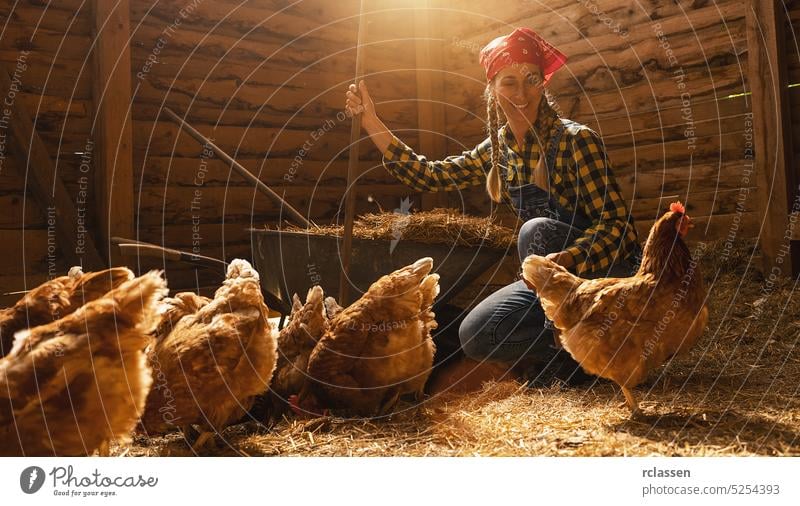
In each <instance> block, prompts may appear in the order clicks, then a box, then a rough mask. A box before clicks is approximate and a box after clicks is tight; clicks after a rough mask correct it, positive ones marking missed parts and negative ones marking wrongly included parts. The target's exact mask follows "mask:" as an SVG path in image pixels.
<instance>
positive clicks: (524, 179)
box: [383, 119, 638, 276]
mask: <svg viewBox="0 0 800 506" xmlns="http://www.w3.org/2000/svg"><path fill="white" fill-rule="evenodd" d="M556 121H562V120H560V119H557V120H556ZM554 127H555V125H554ZM564 127H565V130H564V134H563V135H562V137H561V141H560V144H559V146H558V151H557V154H556V157H555V164H554V167H550V172H549V177H550V185H551V188H550V191H551V195H553V196H555V197H557V198H558V202H559V204H560V205H561V206H563V207H564V208H565V209H566V210H568V211H570V212H571V213H573V212H575V211H576V209H577V211H578V212H581V213H582V214H584V215H585V216H586V217H588V218H589V219H590V220H591V222H592V223H593V225H592V226H590V227H589V228H588V229H586V231H585V232H584V234H583V235H582V236H581V237H579V238H578V239H577V240H576V241H575V242H574V243H573V244H572V245H571V246H570V247H568V248H567V249H566V251H568V252H569V253H570V254H572V257H573V259H574V261H575V272H576V274H577V275H579V276H580V275H586V274H589V273H593V272H598V271H606V270H607V269H608V268H609V266H610V265H611V263H613V262H614V261H615V260H616V258H617V257H618V255H621V258H623V259H630V260H631V261H632V260H633V258H632V256H633V254H634V252H635V251H636V245H637V244H638V237H637V234H636V228H635V227H634V224H633V217H632V216H631V215H630V213H629V212H628V207H627V205H626V204H625V201H624V200H623V198H622V194H621V193H620V190H619V187H618V185H617V182H616V179H615V178H614V174H613V172H612V170H611V162H610V161H609V159H608V157H607V155H606V151H605V147H604V146H603V142H602V140H601V139H600V136H599V135H597V133H595V132H594V131H593V130H591V129H590V128H588V127H586V126H584V125H580V124H577V123H573V122H565V123H564ZM499 133H500V138H501V146H502V147H503V148H504V149H505V160H506V166H507V170H506V184H507V185H508V186H519V185H523V184H528V183H532V182H533V171H534V168H535V167H536V164H537V163H538V161H539V156H540V151H541V150H540V147H539V143H538V142H535V139H534V134H533V131H532V130H529V131H528V133H527V135H526V137H525V141H524V143H523V144H524V145H523V147H522V149H520V148H519V146H518V145H517V143H516V142H515V140H514V136H513V135H511V132H510V129H509V128H508V125H505V126H503V127H502V128H501V129H500V132H499ZM491 146H492V144H491V141H490V139H489V138H488V137H487V138H486V139H485V140H484V141H483V142H481V143H480V144H478V145H477V146H476V147H475V148H474V149H473V150H472V151H464V152H463V153H462V154H461V155H457V156H450V157H447V158H445V159H444V160H440V161H429V160H427V159H426V158H425V157H424V156H421V155H417V154H416V153H414V151H413V150H412V149H411V148H409V147H408V146H407V145H406V144H404V143H403V142H402V141H401V140H400V139H398V138H397V137H394V139H393V140H392V142H391V143H390V144H389V147H388V148H387V149H386V151H385V152H384V153H383V165H384V167H386V169H387V170H388V171H389V172H390V173H392V174H393V175H394V176H395V177H397V179H399V180H400V181H401V182H403V183H405V184H406V185H408V186H410V187H411V188H413V189H415V190H417V191H426V192H437V191H453V190H460V189H463V188H466V187H469V186H475V185H481V184H485V181H486V174H487V173H488V172H489V169H490V168H491V155H490V153H491V149H492V147H491ZM501 160H502V157H501Z"/></svg>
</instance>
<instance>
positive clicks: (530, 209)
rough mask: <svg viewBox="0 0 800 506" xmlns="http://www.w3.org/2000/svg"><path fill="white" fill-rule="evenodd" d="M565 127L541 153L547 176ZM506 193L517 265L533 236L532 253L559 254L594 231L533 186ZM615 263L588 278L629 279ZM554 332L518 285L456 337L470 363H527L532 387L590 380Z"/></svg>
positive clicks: (470, 317)
mask: <svg viewBox="0 0 800 506" xmlns="http://www.w3.org/2000/svg"><path fill="white" fill-rule="evenodd" d="M565 123H566V122H562V121H559V122H558V123H557V125H556V130H555V132H554V133H553V139H552V143H551V146H550V148H549V149H548V150H547V152H546V153H545V159H544V163H545V164H546V165H545V167H546V170H547V172H548V177H549V174H550V171H551V169H552V168H554V167H555V158H556V155H557V154H558V146H559V143H560V141H561V138H562V136H563V134H564V130H565ZM508 192H509V194H510V197H511V200H512V203H513V205H514V206H515V208H516V210H517V212H518V213H519V216H520V218H521V219H522V220H523V221H524V222H525V223H524V224H523V225H522V227H521V228H520V233H519V244H518V246H519V248H520V251H519V256H520V261H522V260H523V259H524V257H525V256H527V254H530V253H528V250H529V248H530V246H531V244H533V243H531V240H533V239H535V238H537V237H540V238H541V239H543V241H542V242H541V243H540V244H538V245H536V244H534V246H535V250H534V252H536V253H537V254H540V255H545V254H548V253H555V252H557V251H562V250H563V249H564V248H566V247H567V246H568V245H569V244H571V243H572V242H573V241H574V240H575V239H577V238H578V237H580V236H581V235H582V234H583V232H584V231H585V230H586V229H587V228H589V227H591V226H592V221H591V219H589V217H587V216H585V215H584V214H583V213H582V212H581V211H580V210H576V211H575V212H574V213H572V212H569V211H568V210H567V209H565V208H564V207H562V206H561V205H559V203H558V201H557V199H556V198H555V197H552V196H551V195H550V193H549V192H548V191H546V190H545V189H542V188H540V187H538V186H537V185H535V184H532V183H531V184H524V185H521V186H515V187H509V188H508ZM536 218H549V219H547V220H537V219H536ZM615 264H617V265H615V266H613V267H612V269H609V270H608V271H607V272H602V271H597V272H593V273H592V274H591V275H589V276H587V277H599V276H609V275H610V276H614V277H622V276H630V275H631V274H632V272H631V269H632V267H631V265H630V263H629V262H628V261H626V260H623V261H621V262H619V263H617V262H615ZM552 328H553V326H552V322H550V321H549V320H548V319H547V317H546V316H545V314H544V310H543V309H542V307H541V305H540V303H539V299H538V296H537V295H536V293H535V291H533V290H530V289H529V288H528V287H527V286H526V285H525V283H524V282H523V281H521V280H520V281H516V282H514V283H511V284H509V285H506V286H505V287H503V288H501V289H499V290H497V291H496V292H494V293H492V294H490V295H489V296H488V297H486V298H485V299H483V300H482V301H481V302H480V303H478V305H476V306H475V307H474V308H473V309H472V310H471V311H470V312H469V313H468V314H467V315H466V317H465V318H464V319H463V321H461V324H460V326H459V332H458V334H459V341H460V343H461V349H462V350H463V351H464V353H465V354H466V355H467V356H468V357H470V358H472V359H475V360H485V359H495V360H499V361H503V362H508V363H511V364H516V365H520V364H521V363H523V362H521V361H525V362H524V363H526V364H530V365H528V366H526V373H525V376H526V377H527V378H528V379H530V381H531V383H533V384H535V383H537V382H544V383H547V381H549V380H548V379H547V378H549V377H550V376H551V375H554V376H556V377H559V378H562V379H564V380H565V381H567V382H568V383H573V382H580V381H583V380H584V379H587V378H589V376H587V375H585V374H584V373H583V372H582V371H581V369H580V367H579V366H578V364H577V362H575V361H574V360H573V359H572V357H570V356H569V354H568V353H566V352H565V351H564V350H554V348H553V346H552V345H553V334H552Z"/></svg>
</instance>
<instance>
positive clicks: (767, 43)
mask: <svg viewBox="0 0 800 506" xmlns="http://www.w3.org/2000/svg"><path fill="white" fill-rule="evenodd" d="M746 9H747V49H748V54H747V61H748V84H749V86H750V91H751V100H752V113H753V148H754V151H755V177H756V183H757V186H758V191H757V193H756V198H757V200H758V208H759V214H760V215H761V217H762V220H763V221H762V223H761V231H760V234H759V242H760V246H761V250H762V251H763V253H764V255H763V262H764V264H763V269H764V273H771V272H773V270H777V271H780V272H781V273H782V274H784V275H790V274H791V273H792V271H793V270H796V269H792V266H791V263H792V262H791V261H790V255H787V252H788V251H789V237H791V234H792V227H791V222H790V220H789V219H788V218H789V210H790V209H791V207H792V204H791V202H790V201H791V200H792V196H793V195H794V194H795V193H796V189H795V188H791V187H790V185H792V184H793V183H794V181H793V179H794V178H793V177H791V175H790V174H789V172H788V171H789V168H790V166H791V165H790V164H791V160H790V158H789V154H790V153H791V137H790V134H791V130H790V128H791V125H790V119H789V108H788V97H787V85H788V82H787V80H786V58H785V51H784V26H783V23H784V20H783V16H781V15H780V14H781V12H782V7H781V6H780V5H779V2H778V0H750V1H749V2H748V3H747V5H746ZM799 210H800V209H795V211H799ZM797 226H798V227H800V223H798V224H797Z"/></svg>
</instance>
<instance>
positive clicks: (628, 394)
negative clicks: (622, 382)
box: [621, 386, 641, 417]
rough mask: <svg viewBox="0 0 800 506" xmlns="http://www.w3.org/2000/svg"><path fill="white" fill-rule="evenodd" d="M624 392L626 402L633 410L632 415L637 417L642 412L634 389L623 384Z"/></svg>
mask: <svg viewBox="0 0 800 506" xmlns="http://www.w3.org/2000/svg"><path fill="white" fill-rule="evenodd" d="M621 388H622V393H623V395H625V404H626V405H627V406H628V408H629V409H630V410H631V416H633V417H636V416H638V415H639V414H641V411H640V410H639V403H638V402H636V397H635V396H634V395H633V391H632V390H631V389H630V388H628V387H625V386H621Z"/></svg>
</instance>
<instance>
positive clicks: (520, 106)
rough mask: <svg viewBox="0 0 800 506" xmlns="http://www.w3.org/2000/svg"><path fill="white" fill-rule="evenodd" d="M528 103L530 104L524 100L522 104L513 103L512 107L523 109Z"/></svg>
mask: <svg viewBox="0 0 800 506" xmlns="http://www.w3.org/2000/svg"><path fill="white" fill-rule="evenodd" d="M512 104H513V102H512ZM528 104H530V102H525V103H524V104H519V105H517V104H514V107H516V108H517V109H525V108H526V107H528Z"/></svg>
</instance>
